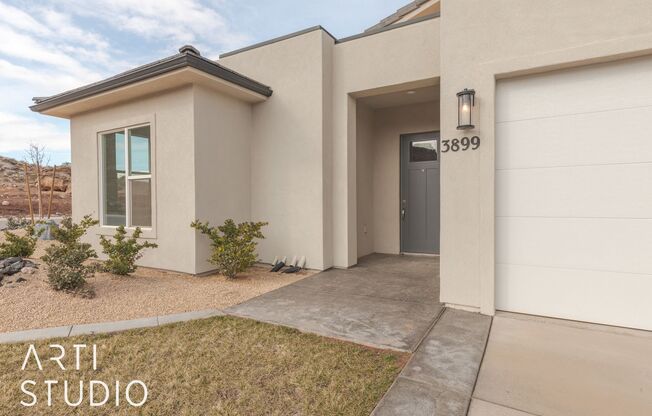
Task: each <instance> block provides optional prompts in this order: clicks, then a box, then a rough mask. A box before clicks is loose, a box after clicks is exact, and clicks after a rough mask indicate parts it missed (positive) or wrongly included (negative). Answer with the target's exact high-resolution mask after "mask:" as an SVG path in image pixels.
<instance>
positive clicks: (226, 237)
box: [190, 219, 267, 279]
mask: <svg viewBox="0 0 652 416" xmlns="http://www.w3.org/2000/svg"><path fill="white" fill-rule="evenodd" d="M265 225H267V223H266V222H243V223H241V224H237V225H236V224H235V222H233V220H231V219H228V220H226V221H225V222H224V225H220V226H218V227H211V226H210V225H209V223H208V222H206V223H202V222H199V221H197V220H195V221H193V222H192V224H190V226H191V227H192V228H194V229H196V230H199V231H201V233H202V234H205V235H207V236H208V238H210V239H211V247H212V248H213V253H212V255H211V257H210V259H208V261H209V262H211V263H213V264H214V265H216V266H217V270H218V272H219V273H220V274H223V275H224V276H227V277H229V278H231V279H233V278H235V276H236V275H237V274H238V273H240V272H243V271H245V270H246V269H247V268H249V267H251V266H252V265H253V264H254V263H255V262H256V244H257V243H256V241H254V239H256V238H259V239H260V238H265V236H263V233H262V232H261V231H260V230H261V228H263V227H264V226H265Z"/></svg>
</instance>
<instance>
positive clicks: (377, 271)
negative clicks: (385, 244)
mask: <svg viewBox="0 0 652 416" xmlns="http://www.w3.org/2000/svg"><path fill="white" fill-rule="evenodd" d="M438 299H439V259H438V258H436V257H421V256H392V255H381V254H372V255H370V256H366V257H364V258H362V259H360V262H359V264H358V265H357V266H356V267H353V268H351V269H349V270H329V271H326V272H323V273H318V274H316V275H314V276H311V277H308V278H306V279H303V280H301V281H299V282H297V283H294V284H292V285H289V286H285V287H283V288H280V289H277V290H275V291H272V292H269V293H266V294H264V295H262V296H259V297H257V298H254V299H251V300H249V301H246V302H244V303H242V304H240V305H236V306H234V307H231V308H229V309H227V310H226V311H225V312H227V313H229V314H233V315H237V316H243V317H247V318H252V319H256V320H259V321H264V322H271V323H276V324H281V325H286V326H290V327H294V328H297V329H300V330H302V331H306V332H313V333H317V334H320V335H324V336H329V337H334V338H339V339H344V340H348V341H352V342H356V343H360V344H365V345H371V346H376V347H381V348H392V349H398V350H404V351H413V350H414V349H415V348H416V347H417V345H418V344H419V342H420V341H421V339H422V338H423V336H424V335H425V334H426V332H427V331H428V330H429V329H430V326H431V325H432V323H433V322H434V320H435V318H436V317H437V315H438V314H439V313H440V312H441V310H442V306H441V304H439V302H438Z"/></svg>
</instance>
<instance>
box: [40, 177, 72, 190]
mask: <svg viewBox="0 0 652 416" xmlns="http://www.w3.org/2000/svg"><path fill="white" fill-rule="evenodd" d="M51 188H52V176H46V177H44V178H42V179H41V191H49V190H50V189H51ZM54 190H55V192H66V191H67V190H68V182H67V181H66V180H64V179H62V178H55V179H54Z"/></svg>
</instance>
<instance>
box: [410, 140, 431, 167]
mask: <svg viewBox="0 0 652 416" xmlns="http://www.w3.org/2000/svg"><path fill="white" fill-rule="evenodd" d="M433 160H437V140H421V141H416V142H411V143H410V162H430V161H433Z"/></svg>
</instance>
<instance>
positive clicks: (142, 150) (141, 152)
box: [129, 126, 151, 175]
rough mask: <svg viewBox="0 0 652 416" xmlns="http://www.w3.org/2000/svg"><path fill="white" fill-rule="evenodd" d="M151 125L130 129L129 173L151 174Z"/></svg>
mask: <svg viewBox="0 0 652 416" xmlns="http://www.w3.org/2000/svg"><path fill="white" fill-rule="evenodd" d="M149 147H150V146H149V126H143V127H136V128H134V129H129V174H130V175H149V174H150V173H151V171H150V162H149V159H150V158H149V154H150V149H149Z"/></svg>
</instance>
